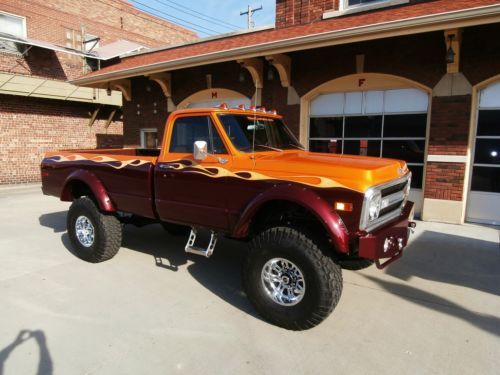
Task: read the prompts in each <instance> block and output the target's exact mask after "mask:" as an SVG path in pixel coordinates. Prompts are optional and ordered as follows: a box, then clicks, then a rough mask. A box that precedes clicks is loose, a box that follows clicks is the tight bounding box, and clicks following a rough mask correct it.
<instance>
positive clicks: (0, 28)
mask: <svg viewBox="0 0 500 375" xmlns="http://www.w3.org/2000/svg"><path fill="white" fill-rule="evenodd" d="M0 33H5V34H9V35H12V36H15V37H19V38H26V36H27V34H26V18H24V17H21V16H16V15H14V14H9V13H4V12H0ZM23 50H24V47H23V46H22V45H21V44H19V43H15V42H11V41H6V40H0V52H8V53H15V54H18V53H22V51H23Z"/></svg>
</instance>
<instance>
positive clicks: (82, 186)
mask: <svg viewBox="0 0 500 375" xmlns="http://www.w3.org/2000/svg"><path fill="white" fill-rule="evenodd" d="M84 196H86V197H89V198H90V199H92V200H93V201H94V203H96V199H95V196H94V193H93V192H92V190H91V189H90V187H89V186H88V185H87V184H86V183H85V182H83V181H80V180H73V181H70V182H69V183H68V185H67V186H66V187H65V189H64V193H63V195H62V200H65V201H73V200H76V199H78V198H81V197H84Z"/></svg>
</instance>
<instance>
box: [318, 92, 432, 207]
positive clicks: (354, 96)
mask: <svg viewBox="0 0 500 375" xmlns="http://www.w3.org/2000/svg"><path fill="white" fill-rule="evenodd" d="M428 107H429V97H428V94H427V93H425V92H423V91H421V90H418V89H413V88H408V89H398V90H385V91H362V92H361V91H360V92H339V93H328V94H322V95H319V96H317V97H316V98H315V99H313V100H312V101H311V106H310V110H309V116H310V118H309V121H310V122H309V136H308V143H309V150H311V151H316V152H329V153H337V154H353V155H367V156H379V157H387V158H395V159H402V160H405V161H406V162H407V163H408V167H409V168H410V170H411V171H412V174H413V178H412V182H411V185H412V192H411V197H410V199H411V200H412V201H414V202H415V203H416V213H417V214H420V212H421V207H422V180H423V170H424V154H425V135H426V128H427V116H428Z"/></svg>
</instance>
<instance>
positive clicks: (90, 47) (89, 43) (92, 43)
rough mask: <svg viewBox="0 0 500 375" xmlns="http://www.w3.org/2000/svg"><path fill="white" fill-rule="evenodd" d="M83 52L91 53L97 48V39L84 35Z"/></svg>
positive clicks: (90, 35) (93, 36) (94, 36)
mask: <svg viewBox="0 0 500 375" xmlns="http://www.w3.org/2000/svg"><path fill="white" fill-rule="evenodd" d="M83 39H84V40H83V50H84V51H85V52H92V51H94V50H95V49H96V48H99V45H100V44H99V37H97V36H96V35H92V34H85V36H84V38H83Z"/></svg>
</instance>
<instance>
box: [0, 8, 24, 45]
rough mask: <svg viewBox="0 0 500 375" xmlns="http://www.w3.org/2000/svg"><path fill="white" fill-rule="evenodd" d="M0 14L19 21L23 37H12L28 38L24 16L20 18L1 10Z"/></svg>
mask: <svg viewBox="0 0 500 375" xmlns="http://www.w3.org/2000/svg"><path fill="white" fill-rule="evenodd" d="M0 14H3V15H6V16H8V17H12V18H19V19H20V20H21V23H22V28H23V35H14V36H18V37H22V38H27V37H28V30H27V27H26V17H25V16H20V15H18V14H14V13H9V12H5V11H3V10H0ZM12 35H13V34H12Z"/></svg>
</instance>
